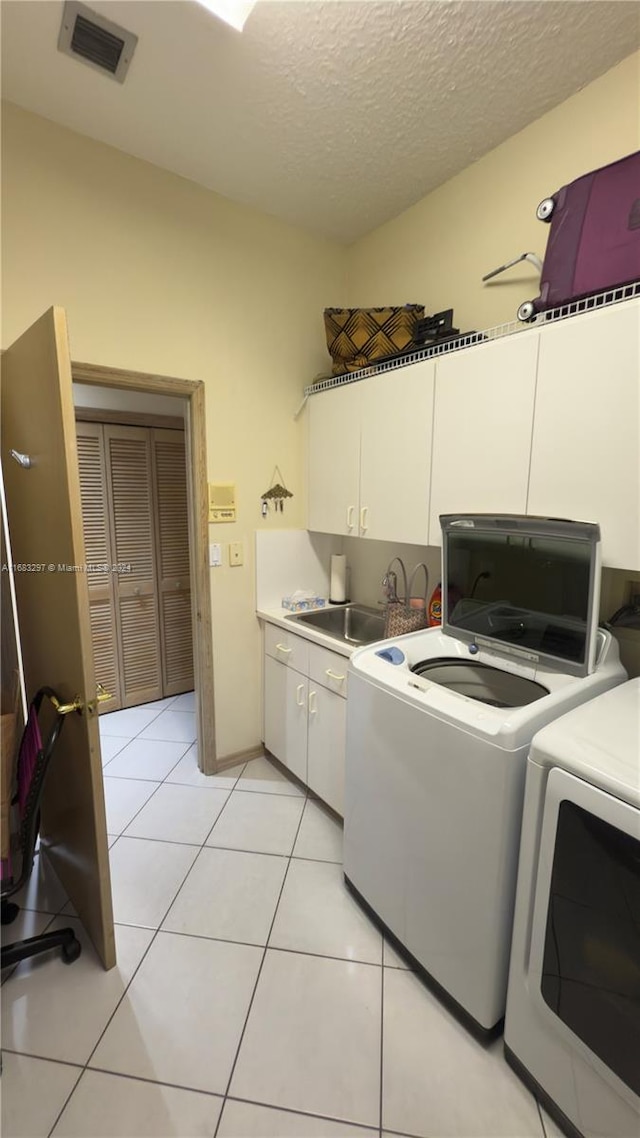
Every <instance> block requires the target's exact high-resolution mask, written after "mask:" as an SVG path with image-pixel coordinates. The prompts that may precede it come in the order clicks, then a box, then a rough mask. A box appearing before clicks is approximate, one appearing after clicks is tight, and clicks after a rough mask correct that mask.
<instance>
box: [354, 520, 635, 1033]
mask: <svg viewBox="0 0 640 1138" xmlns="http://www.w3.org/2000/svg"><path fill="white" fill-rule="evenodd" d="M441 521H442V527H443V576H442V581H443V588H442V596H443V627H442V629H440V628H433V629H429V630H426V631H424V632H415V633H412V634H410V635H409V636H405V637H400V638H399V639H397V640H394V641H393V642H392V641H386V642H383V643H382V644H377V645H373V646H369V647H366V648H362V649H360V650H358V651H357V652H355V653H354V655H353V656H352V658H351V661H350V665H349V672H350V674H349V698H348V701H347V752H346V793H345V831H344V872H345V879H346V881H347V884H348V885H349V886H350V887H351V888H352V890H353V891H354V892H355V893H356V895H357V896H358V897H359V899H360V900H361V901H363V902H364V903H365V904H366V906H367V907H368V908H369V910H370V911H371V912H372V913H373V914H374V915H375V916H376V917H377V918H378V920H379V921H380V922H381V924H382V925H383V926H384V927H385V929H386V930H387V931H388V932H390V933H391V934H392V936H393V938H394V939H395V942H396V943H397V944H398V945H399V946H400V947H402V948H404V949H405V950H406V951H407V952H409V953H410V954H411V956H412V957H413V959H414V961H415V962H417V964H418V965H419V966H420V968H421V969H422V970H423V971H424V973H426V975H427V977H428V978H429V979H430V981H431V982H432V983H434V984H435V986H436V988H437V990H439V992H440V994H441V995H444V996H445V997H446V998H447V999H449V1000H450V1001H453V1003H454V1005H455V1008H456V1010H457V1011H458V1012H459V1013H460V1014H461V1015H462V1017H463V1018H465V1019H466V1022H467V1024H468V1026H470V1027H471V1028H472V1029H473V1030H475V1031H476V1032H477V1033H479V1034H483V1033H488V1032H495V1030H496V1028H497V1027H498V1026H499V1025H500V1021H501V1020H502V1017H503V1016H504V1009H505V998H506V986H507V971H508V961H509V949H510V940H511V926H512V918H513V905H514V897H515V882H516V870H517V859H518V846H519V841H520V823H521V816H522V804H523V798H524V780H525V764H526V757H527V753H528V750H529V745H530V743H531V739H532V738H533V736H534V735H535V733H536V732H537V731H538V730H539V729H540V728H541V727H543V726H544V725H545V724H547V723H549V722H551V721H552V720H554V719H556V718H558V717H559V716H561V715H563V714H564V713H565V712H566V711H568V710H569V709H571V708H573V707H576V706H577V705H578V704H581V703H584V702H585V701H586V700H588V699H591V698H592V697H593V696H595V695H598V694H599V693H600V692H602V691H605V690H606V689H607V688H610V687H613V686H614V685H616V684H619V683H621V682H622V681H623V680H624V679H626V673H625V671H624V669H623V668H622V665H621V664H620V661H619V657H618V650H617V644H616V642H615V640H614V639H613V638H612V637H611V635H610V634H609V633H608V632H606V631H605V630H603V629H598V628H597V619H596V613H597V606H598V592H599V589H598V584H599V557H598V554H599V531H598V527H597V526H594V525H588V524H581V523H575V522H566V521H556V520H549V519H538V518H520V517H506V516H496V517H493V516H492V517H487V516H482V515H465V516H464V517H455V518H453V517H444V518H442V519H441ZM445 585H446V586H447V587H445ZM454 596H455V598H456V601H455V604H453V603H450V601H451V598H453V597H454Z"/></svg>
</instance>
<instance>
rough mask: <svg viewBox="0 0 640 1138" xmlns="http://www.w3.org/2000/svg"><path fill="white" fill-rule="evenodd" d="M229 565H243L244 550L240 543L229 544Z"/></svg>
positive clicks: (232, 542)
mask: <svg viewBox="0 0 640 1138" xmlns="http://www.w3.org/2000/svg"><path fill="white" fill-rule="evenodd" d="M229 564H230V565H243V564H244V549H243V546H242V542H241V541H231V542H229Z"/></svg>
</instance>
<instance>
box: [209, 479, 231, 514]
mask: <svg viewBox="0 0 640 1138" xmlns="http://www.w3.org/2000/svg"><path fill="white" fill-rule="evenodd" d="M235 520H236V485H235V482H210V483H209V521H210V522H235Z"/></svg>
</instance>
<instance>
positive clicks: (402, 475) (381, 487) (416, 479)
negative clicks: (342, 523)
mask: <svg viewBox="0 0 640 1138" xmlns="http://www.w3.org/2000/svg"><path fill="white" fill-rule="evenodd" d="M434 377H435V364H434V363H433V361H432V360H423V361H422V362H421V363H417V364H412V365H410V366H409V367H404V368H399V369H398V371H392V372H384V373H383V374H382V375H377V376H375V377H374V378H373V379H367V380H364V381H363V382H362V384H361V385H360V386H361V387H362V398H361V430H362V433H361V442H360V447H361V449H360V514H359V524H360V535H361V536H363V537H370V538H375V539H377V540H379V541H405V542H411V543H412V544H414V545H426V544H427V537H428V529H429V481H430V472H431V436H432V429H433V390H434Z"/></svg>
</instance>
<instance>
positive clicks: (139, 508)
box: [104, 426, 162, 707]
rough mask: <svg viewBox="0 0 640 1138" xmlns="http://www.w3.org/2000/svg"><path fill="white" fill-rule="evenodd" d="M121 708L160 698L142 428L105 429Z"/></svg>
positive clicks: (149, 491)
mask: <svg viewBox="0 0 640 1138" xmlns="http://www.w3.org/2000/svg"><path fill="white" fill-rule="evenodd" d="M104 438H105V447H106V460H107V483H108V487H109V507H110V511H111V533H112V548H113V554H114V557H115V561H116V562H117V563H119V564H123V563H124V564H125V565H127V566H128V569H127V571H125V572H123V573H119V574H117V575H115V576H114V585H115V589H116V625H117V627H118V632H119V641H120V665H121V666H120V681H121V692H122V705H123V707H131V706H132V705H134V704H137V703H147V702H149V701H150V700H154V699H160V697H161V696H162V669H161V666H160V630H159V625H158V594H157V578H156V559H155V549H154V524H153V485H152V473H151V442H150V438H149V431H148V430H146V429H145V428H144V427H112V426H105V428H104Z"/></svg>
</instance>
